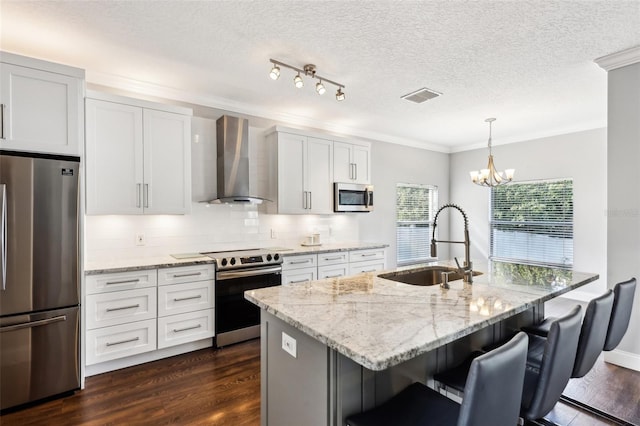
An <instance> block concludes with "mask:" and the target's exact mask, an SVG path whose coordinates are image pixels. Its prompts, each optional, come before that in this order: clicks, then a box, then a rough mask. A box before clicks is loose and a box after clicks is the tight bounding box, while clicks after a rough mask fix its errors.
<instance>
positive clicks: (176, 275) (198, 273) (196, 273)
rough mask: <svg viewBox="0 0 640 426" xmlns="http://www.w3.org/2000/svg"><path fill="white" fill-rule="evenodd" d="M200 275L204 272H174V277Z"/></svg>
mask: <svg viewBox="0 0 640 426" xmlns="http://www.w3.org/2000/svg"><path fill="white" fill-rule="evenodd" d="M198 275H202V272H189V273H186V274H173V278H184V277H197V276H198Z"/></svg>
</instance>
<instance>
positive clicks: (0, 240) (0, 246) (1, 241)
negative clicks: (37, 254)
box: [0, 183, 8, 290]
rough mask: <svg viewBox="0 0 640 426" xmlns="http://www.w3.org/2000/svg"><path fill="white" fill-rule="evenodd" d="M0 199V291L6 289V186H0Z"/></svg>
mask: <svg viewBox="0 0 640 426" xmlns="http://www.w3.org/2000/svg"><path fill="white" fill-rule="evenodd" d="M0 191H1V192H2V193H1V194H0V199H1V200H2V206H1V207H0V209H1V210H0V216H1V217H2V219H1V223H0V234H2V235H0V251H1V252H2V253H0V262H1V263H2V289H3V290H6V289H7V222H8V218H7V185H6V184H4V183H3V184H2V185H0Z"/></svg>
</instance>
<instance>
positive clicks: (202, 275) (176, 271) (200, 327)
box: [158, 265, 215, 349]
mask: <svg viewBox="0 0 640 426" xmlns="http://www.w3.org/2000/svg"><path fill="white" fill-rule="evenodd" d="M214 277H215V269H214V266H213V265H193V266H182V267H175V268H163V269H159V270H158V349H162V348H166V347H169V346H175V345H180V344H183V343H188V342H193V341H196V340H201V339H206V338H210V337H213V336H214V328H213V319H214V311H213V309H214V285H215V284H214Z"/></svg>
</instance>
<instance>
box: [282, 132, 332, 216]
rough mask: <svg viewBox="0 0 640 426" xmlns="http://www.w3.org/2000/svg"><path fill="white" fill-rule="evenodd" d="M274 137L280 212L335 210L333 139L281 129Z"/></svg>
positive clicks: (310, 212)
mask: <svg viewBox="0 0 640 426" xmlns="http://www.w3.org/2000/svg"><path fill="white" fill-rule="evenodd" d="M271 137H272V138H273V141H274V145H275V146H273V147H272V149H273V150H274V151H275V154H274V155H275V156H276V157H277V166H276V167H277V171H276V175H277V182H275V183H274V184H275V185H274V186H276V188H275V190H276V191H277V195H276V196H274V197H273V198H276V199H277V201H276V205H277V212H278V213H280V214H287V213H288V214H305V213H309V214H312V213H315V214H330V213H332V212H333V161H332V157H333V142H332V141H330V140H325V139H319V138H312V137H307V136H301V135H294V134H289V133H282V132H277V133H274V134H273V135H272V136H271ZM272 154H273V153H272Z"/></svg>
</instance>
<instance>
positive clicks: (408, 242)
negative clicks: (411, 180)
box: [396, 183, 438, 265]
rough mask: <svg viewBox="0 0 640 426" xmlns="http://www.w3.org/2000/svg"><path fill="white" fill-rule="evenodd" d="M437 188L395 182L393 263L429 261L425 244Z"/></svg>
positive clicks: (429, 231) (433, 212) (427, 248)
mask: <svg viewBox="0 0 640 426" xmlns="http://www.w3.org/2000/svg"><path fill="white" fill-rule="evenodd" d="M437 192H438V190H437V188H436V187H435V186H432V185H421V184H408V183H399V184H397V186H396V242H397V259H396V260H397V263H398V265H407V264H411V263H419V262H424V261H425V260H428V259H429V258H430V253H429V243H430V241H431V229H432V228H431V226H432V225H433V216H434V214H435V211H434V207H435V206H436V205H437Z"/></svg>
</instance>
